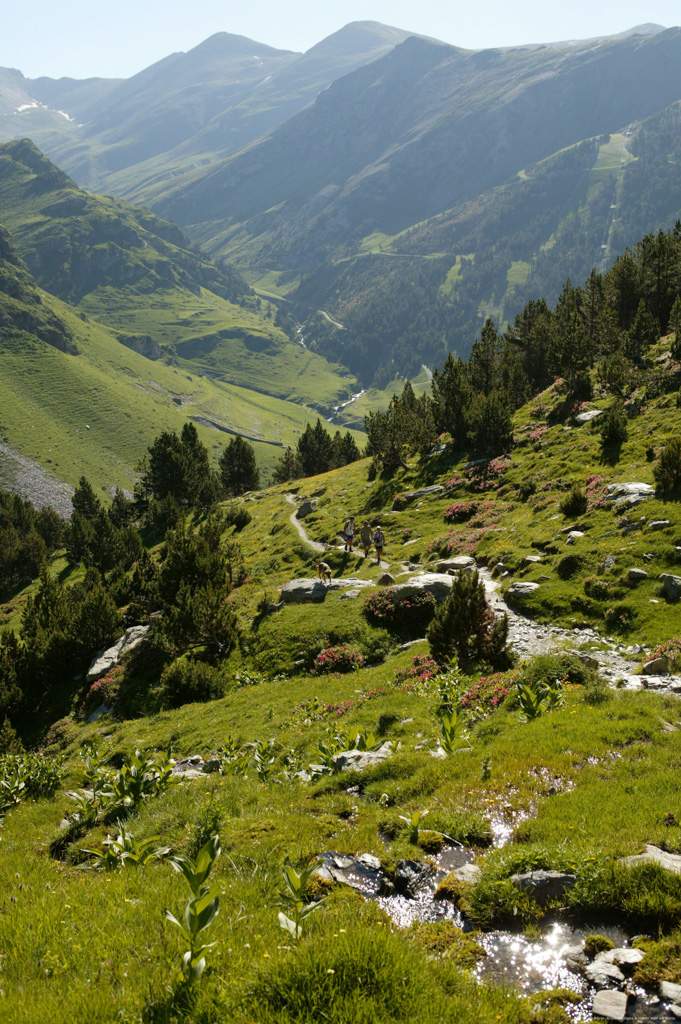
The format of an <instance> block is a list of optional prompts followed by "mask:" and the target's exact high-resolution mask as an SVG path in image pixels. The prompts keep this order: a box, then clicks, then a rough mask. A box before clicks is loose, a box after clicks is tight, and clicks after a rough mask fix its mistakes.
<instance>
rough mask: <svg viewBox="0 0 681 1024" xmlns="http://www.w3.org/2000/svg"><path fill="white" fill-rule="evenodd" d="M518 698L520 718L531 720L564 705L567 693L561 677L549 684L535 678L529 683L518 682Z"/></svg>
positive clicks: (524, 720)
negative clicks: (564, 690)
mask: <svg viewBox="0 0 681 1024" xmlns="http://www.w3.org/2000/svg"><path fill="white" fill-rule="evenodd" d="M518 700H519V703H520V720H521V721H522V722H531V721H533V720H534V719H535V718H539V716H540V715H542V714H545V713H547V712H549V711H555V710H556V709H557V708H560V707H562V706H563V704H564V702H565V694H564V693H563V690H562V686H561V682H560V680H559V679H556V680H554V682H553V683H548V684H547V683H543V682H541V681H540V680H533V681H531V682H528V683H518Z"/></svg>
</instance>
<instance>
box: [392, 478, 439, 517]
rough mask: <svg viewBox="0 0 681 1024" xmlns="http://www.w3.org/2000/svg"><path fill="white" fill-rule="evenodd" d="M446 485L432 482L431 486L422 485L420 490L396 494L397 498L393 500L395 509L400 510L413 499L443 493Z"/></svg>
mask: <svg viewBox="0 0 681 1024" xmlns="http://www.w3.org/2000/svg"><path fill="white" fill-rule="evenodd" d="M443 491H444V487H443V486H442V484H432V486H430V487H422V488H421V489H420V490H418V491H407V492H406V493H404V494H396V495H395V500H394V501H393V511H399V510H400V509H401V508H402V507H403V506H404V505H408V504H410V503H411V502H412V501H416V500H417V499H418V498H426V497H428V495H431V494H442V492H443Z"/></svg>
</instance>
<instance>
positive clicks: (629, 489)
mask: <svg viewBox="0 0 681 1024" xmlns="http://www.w3.org/2000/svg"><path fill="white" fill-rule="evenodd" d="M654 497H655V488H654V487H652V486H651V485H650V484H643V483H638V482H631V483H619V484H608V486H607V487H606V489H605V500H606V501H609V502H611V503H612V504H613V505H616V506H620V505H638V504H639V502H641V501H646V499H648V498H654Z"/></svg>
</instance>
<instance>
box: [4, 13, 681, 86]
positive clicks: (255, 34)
mask: <svg viewBox="0 0 681 1024" xmlns="http://www.w3.org/2000/svg"><path fill="white" fill-rule="evenodd" d="M5 4H6V5H7V7H9V0H5V2H4V4H3V6H5ZM364 20H367V21H381V22H383V23H384V24H387V25H396V26H398V27H399V28H404V29H408V30H409V31H412V32H419V33H421V34H423V35H428V36H434V37H436V38H438V39H442V40H444V41H445V42H447V43H453V44H455V45H457V46H463V47H467V48H470V49H481V48H483V47H489V46H513V45H515V44H518V43H530V42H550V41H557V40H563V39H575V38H577V39H584V38H588V37H589V36H596V35H611V34H614V33H616V32H621V31H623V30H624V29H627V28H631V27H633V26H634V25H640V24H643V23H646V22H655V23H657V24H660V25H665V26H666V27H670V26H672V25H678V24H679V23H680V22H681V5H680V4H679V0H570V2H569V3H566V2H565V0H560V2H558V0H516V2H515V3H510V2H509V0H468V2H466V3H461V2H459V3H454V2H453V0H238V2H235V0H114V2H110V3H107V4H100V3H98V2H97V0H61V2H55V0H25V2H24V3H21V4H14V3H13V4H12V9H11V10H6V9H5V10H4V11H3V13H2V29H1V33H0V66H2V67H15V68H19V70H20V71H23V73H24V74H25V75H27V76H28V77H31V78H34V77H37V76H38V75H51V76H54V77H59V76H61V75H69V76H72V77H75V78H84V77H88V76H91V75H103V76H106V77H127V76H129V75H132V74H134V73H135V72H137V71H141V70H142V68H144V67H147V66H148V65H149V64H152V63H153V62H154V61H156V60H159V59H160V58H161V57H165V56H167V54H169V53H172V52H174V51H176V50H189V49H191V48H192V47H193V46H196V45H197V43H200V42H201V41H202V40H203V39H206V38H207V37H208V36H210V35H212V34H213V33H214V32H223V31H224V32H234V33H238V34H240V35H246V36H250V37H251V38H253V39H256V40H258V41H259V42H263V43H268V44H269V45H270V46H276V47H280V48H282V49H290V50H306V49H308V48H309V47H310V46H313V45H314V43H316V42H318V41H319V40H320V39H323V38H324V36H327V35H329V34H330V33H331V32H335V31H336V30H337V29H339V28H341V27H342V26H343V25H345V24H347V23H348V22H349V21H364Z"/></svg>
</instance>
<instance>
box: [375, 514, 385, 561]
mask: <svg viewBox="0 0 681 1024" xmlns="http://www.w3.org/2000/svg"><path fill="white" fill-rule="evenodd" d="M373 541H374V547H375V548H376V565H380V564H381V555H382V554H383V545H384V543H385V534H384V533H383V530H382V529H381V527H380V526H379V525H378V524H376V529H375V530H374V536H373Z"/></svg>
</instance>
